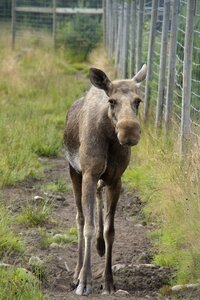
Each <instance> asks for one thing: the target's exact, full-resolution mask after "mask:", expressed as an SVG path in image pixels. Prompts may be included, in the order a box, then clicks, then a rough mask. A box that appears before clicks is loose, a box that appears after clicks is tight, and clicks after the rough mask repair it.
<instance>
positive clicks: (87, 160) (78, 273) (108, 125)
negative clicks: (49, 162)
mask: <svg viewBox="0 0 200 300" xmlns="http://www.w3.org/2000/svg"><path fill="white" fill-rule="evenodd" d="M146 73H147V67H146V65H143V67H142V68H141V70H140V71H139V72H138V73H137V74H136V75H135V76H134V77H133V79H126V80H115V81H110V79H109V78H108V77H107V75H106V74H105V73H104V72H103V71H101V70H99V69H96V68H91V69H90V80H91V83H92V84H93V86H92V87H91V89H90V90H89V92H88V93H87V95H86V96H85V97H84V98H81V99H79V100H77V101H76V102H75V103H74V104H73V105H72V107H71V109H70V110H69V112H68V115H67V122H66V128H65V132H64V144H65V149H66V156H67V160H68V162H69V168H70V176H71V179H72V184H73V190H74V196H75V201H76V205H77V217H76V220H77V227H78V261H77V266H76V269H75V274H74V281H75V283H76V284H77V288H76V294H77V295H89V294H90V293H91V292H92V272H91V242H92V237H93V235H94V228H95V227H94V222H95V203H96V204H97V217H98V218H97V219H98V220H97V224H96V247H97V251H98V253H99V255H100V256H103V255H104V254H105V271H104V293H108V294H110V293H112V292H114V284H113V276H112V246H113V242H114V215H115V210H116V205H117V201H118V199H119V195H120V189H121V176H122V174H123V172H124V171H125V169H126V168H127V166H128V163H129V160H130V149H131V146H134V145H137V143H138V142H139V140H140V134H141V130H140V124H139V121H138V119H137V113H138V107H139V104H140V102H141V101H142V100H141V98H140V96H139V87H140V84H141V82H142V81H143V80H144V79H145V78H146ZM103 187H105V200H104V201H103V200H102V188H103ZM95 200H96V201H95ZM103 207H104V213H103ZM84 240H85V243H84ZM83 245H85V247H83Z"/></svg>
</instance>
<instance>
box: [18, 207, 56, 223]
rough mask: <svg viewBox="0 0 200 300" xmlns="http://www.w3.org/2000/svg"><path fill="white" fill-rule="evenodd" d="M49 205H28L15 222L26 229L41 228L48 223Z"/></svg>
mask: <svg viewBox="0 0 200 300" xmlns="http://www.w3.org/2000/svg"><path fill="white" fill-rule="evenodd" d="M50 213H51V205H50V203H49V201H45V202H44V203H40V204H38V205H36V204H35V205H28V206H27V207H26V208H25V209H24V211H23V212H22V213H21V214H20V215H19V216H18V218H17V220H18V222H19V223H21V224H25V225H27V226H28V227H35V226H43V225H45V224H46V223H47V222H49V221H50Z"/></svg>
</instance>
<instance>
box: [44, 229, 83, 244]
mask: <svg viewBox="0 0 200 300" xmlns="http://www.w3.org/2000/svg"><path fill="white" fill-rule="evenodd" d="M39 234H40V247H41V249H47V248H48V247H49V245H51V244H52V243H56V244H61V245H63V244H69V243H77V241H78V232H77V229H76V228H74V227H71V228H69V229H68V230H67V231H66V232H65V233H63V234H61V233H58V234H55V235H54V236H49V235H48V234H47V233H46V231H44V230H42V229H40V230H39Z"/></svg>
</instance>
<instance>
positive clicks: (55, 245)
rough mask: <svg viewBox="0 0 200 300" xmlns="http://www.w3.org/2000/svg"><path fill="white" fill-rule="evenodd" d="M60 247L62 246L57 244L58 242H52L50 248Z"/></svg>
mask: <svg viewBox="0 0 200 300" xmlns="http://www.w3.org/2000/svg"><path fill="white" fill-rule="evenodd" d="M59 247H60V245H59V244H57V243H51V244H50V245H49V248H51V249H55V248H59Z"/></svg>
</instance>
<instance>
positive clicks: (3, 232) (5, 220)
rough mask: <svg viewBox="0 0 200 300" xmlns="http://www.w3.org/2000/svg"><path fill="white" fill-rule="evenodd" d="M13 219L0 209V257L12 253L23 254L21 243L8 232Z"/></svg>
mask: <svg viewBox="0 0 200 300" xmlns="http://www.w3.org/2000/svg"><path fill="white" fill-rule="evenodd" d="M12 221H13V218H12V216H10V215H9V213H8V212H7V210H6V209H5V208H4V207H2V206H1V208H0V256H2V255H4V256H5V255H9V254H11V253H13V252H23V250H24V247H23V242H22V240H21V239H19V238H18V237H16V235H15V234H14V233H13V232H12V231H11V230H10V224H11V223H12Z"/></svg>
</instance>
